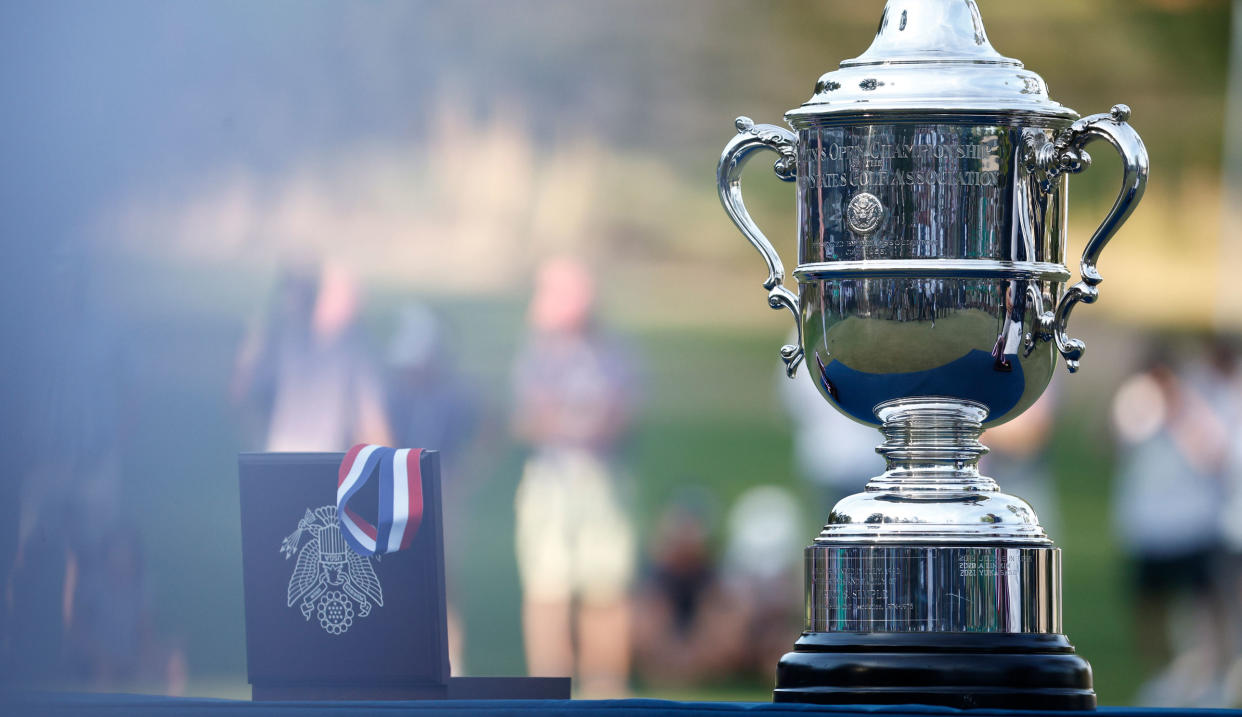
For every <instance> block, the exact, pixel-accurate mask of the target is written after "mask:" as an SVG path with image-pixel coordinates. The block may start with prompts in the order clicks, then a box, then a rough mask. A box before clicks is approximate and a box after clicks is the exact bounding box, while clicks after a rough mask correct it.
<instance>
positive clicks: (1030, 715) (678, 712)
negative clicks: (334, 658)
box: [0, 692, 1242, 717]
mask: <svg viewBox="0 0 1242 717" xmlns="http://www.w3.org/2000/svg"><path fill="white" fill-rule="evenodd" d="M0 707H6V709H4V710H3V714H5V715H21V714H38V715H106V716H108V717H112V716H114V715H115V717H122V716H128V715H135V716H137V717H158V716H161V715H191V716H197V715H201V716H203V717H210V716H216V715H219V716H221V717H229V716H230V715H239V716H241V715H247V716H254V717H258V716H262V717H285V716H290V717H292V715H299V716H304V715H310V716H312V717H313V716H315V715H322V716H324V717H328V716H331V717H340V716H342V715H360V714H375V715H385V716H387V715H398V714H411V715H417V716H418V717H471V716H472V715H488V716H494V715H501V716H509V717H537V716H538V715H554V716H555V717H579V716H581V717H586V716H587V715H606V716H607V717H655V715H662V714H666V715H675V716H676V717H693V716H696V715H702V716H703V717H728V716H729V715H752V714H753V715H764V716H765V717H767V716H769V715H773V716H775V715H791V716H792V715H805V714H807V713H813V712H818V713H820V714H831V715H840V716H841V717H847V716H848V715H928V714H931V715H937V714H969V715H979V716H980V717H983V716H984V715H998V714H1008V715H1021V716H1022V717H1036V716H1039V715H1060V717H1065V715H1067V714H1070V715H1072V714H1076V713H1065V712H1041V711H1005V710H969V711H964V710H956V709H950V708H947V707H924V706H918V705H897V706H831V707H820V706H814V705H790V704H779V705H778V704H772V703H768V702H753V703H752V702H670V701H667V700H494V701H484V700H441V701H435V700H424V701H417V702H249V701H242V700H219V699H201V698H186V697H152V696H146V695H124V694H82V693H52V692H2V693H0ZM1096 714H1098V715H1101V716H1102V717H1131V716H1133V717H1155V716H1159V717H1180V716H1181V715H1185V716H1187V717H1206V716H1208V715H1213V716H1214V715H1242V710H1193V709H1151V708H1139V707H1101V708H1100V709H1099V710H1098V712H1097V713H1096Z"/></svg>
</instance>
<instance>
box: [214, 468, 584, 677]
mask: <svg viewBox="0 0 1242 717" xmlns="http://www.w3.org/2000/svg"><path fill="white" fill-rule="evenodd" d="M343 457H344V454H341V453H243V454H241V455H240V456H239V457H238V464H239V465H238V467H239V474H240V481H241V527H242V570H243V578H244V582H245V601H246V664H247V672H248V677H249V680H250V684H251V686H252V689H253V695H254V699H256V700H263V699H434V698H474V699H479V698H489V697H496V698H502V697H503V698H508V699H513V698H523V697H530V698H539V699H549V698H551V699H557V698H559V699H564V698H568V697H569V679H568V678H485V677H475V678H466V677H458V678H450V677H449V664H448V637H447V630H446V621H445V593H444V545H443V534H444V531H443V525H442V522H441V519H442V518H441V510H440V506H441V501H440V470H439V455H438V454H437V453H436V452H435V451H423V452H422V456H421V461H420V468H421V473H422V485H423V518H422V523H421V525H420V526H419V529H418V533H417V534H416V535H415V537H414V540H413V542H412V544H411V545H410V547H409V548H408V549H406V550H402V551H400V552H396V553H390V554H388V555H383V556H381V557H378V558H371V557H364V556H361V555H358V554H357V553H354V552H353V551H352V550H350V548H349V547H348V546H347V545H345V542H344V540H343V539H342V537H341V534H340V527H339V525H338V524H337V522H336V486H337V470H338V468H339V466H340V463H341V460H342V458H343ZM372 483H374V481H373V482H372ZM363 490H364V492H365V490H366V489H365V488H364V489H363ZM371 495H372V496H373V495H374V492H372V494H371ZM356 504H357V505H368V504H369V505H375V504H376V498H374V497H370V496H367V495H364V493H359V494H358V496H356V497H355V500H354V501H353V502H351V505H356Z"/></svg>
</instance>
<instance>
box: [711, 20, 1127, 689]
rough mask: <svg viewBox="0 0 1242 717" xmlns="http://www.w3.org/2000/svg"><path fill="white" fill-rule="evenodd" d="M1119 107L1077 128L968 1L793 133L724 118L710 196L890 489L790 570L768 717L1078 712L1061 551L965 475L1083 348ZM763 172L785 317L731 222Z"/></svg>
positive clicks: (857, 64) (794, 355) (815, 102)
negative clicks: (1105, 170) (783, 235)
mask: <svg viewBox="0 0 1242 717" xmlns="http://www.w3.org/2000/svg"><path fill="white" fill-rule="evenodd" d="M1129 116H1130V110H1129V108H1127V107H1126V106H1124V105H1116V106H1114V107H1113V108H1112V110H1111V111H1110V112H1107V113H1103V114H1097V115H1092V116H1088V117H1083V118H1079V116H1078V114H1077V113H1075V112H1074V111H1073V110H1070V109H1068V108H1066V107H1064V106H1062V105H1060V104H1058V103H1056V102H1054V101H1053V100H1052V99H1050V98H1049V97H1048V92H1047V85H1046V84H1045V83H1044V81H1043V79H1042V78H1040V77H1039V76H1038V75H1037V74H1035V73H1033V72H1031V71H1029V70H1026V69H1024V68H1023V66H1022V63H1020V62H1018V61H1017V60H1013V59H1010V58H1006V57H1003V56H1002V55H1000V54H999V53H997V52H996V51H995V50H994V49H993V48H992V46H991V44H990V43H989V42H988V39H987V35H986V33H985V32H984V29H983V24H982V20H981V19H980V16H979V11H978V8H977V7H976V5H975V2H974V0H889V2H888V4H887V6H886V8H885V10H884V15H883V18H882V20H881V22H880V27H879V30H878V32H877V35H876V39H875V40H874V42H873V43H872V45H871V47H870V48H869V49H868V50H867V51H866V52H865V53H863V54H862V55H861V56H859V57H857V58H855V59H853V60H849V61H846V62H844V63H842V64H841V67H840V69H838V70H835V71H832V72H829V73H827V74H825V75H823V76H822V77H820V78H819V80H818V82H817V83H816V84H815V90H814V94H813V96H812V97H811V99H810V100H809V101H807V102H806V103H804V104H803V105H802V106H801V107H799V108H797V109H794V110H791V111H789V112H788V113H786V115H785V117H786V120H787V122H788V123H789V125H790V126H791V127H792V130H793V131H791V130H789V129H785V128H783V127H778V126H775V125H767V124H755V123H754V122H753V121H751V120H750V119H749V118H746V117H740V118H738V119H737V121H736V128H737V134H736V135H735V136H734V138H733V139H732V140H731V141H730V142H729V143H728V144H727V145H726V147H725V150H724V153H723V154H722V156H721V159H720V163H719V165H718V169H717V184H718V187H719V191H720V197H721V201H722V203H723V205H724V208H725V210H726V212H727V213H728V214H729V216H730V218H731V219H732V220H733V221H734V223H735V224H736V225H737V227H738V228H739V229H740V230H741V232H742V234H743V235H744V236H745V237H746V238H747V239H748V240H749V241H750V242H751V243H752V244H753V245H754V246H755V248H757V249H758V250H759V252H760V254H761V255H762V256H763V258H764V260H765V262H766V263H767V267H768V277H767V279H766V280H765V281H764V288H765V289H767V291H768V303H769V305H770V306H771V307H772V308H774V309H788V310H789V311H791V312H792V313H793V315H794V317H795V320H796V325H797V330H798V342H797V344H793V345H789V346H785V347H783V348H782V349H781V351H780V355H781V358H782V360H783V361H784V362H785V366H786V370H787V373H788V374H789V376H790V377H791V378H793V377H794V376H795V374H796V372H797V369H798V367H799V365H801V364H802V363H803V362H804V361H805V363H806V365H807V368H808V373H809V374H810V376H811V379H812V380H814V381H815V385H816V386H817V387H818V389H819V391H820V393H821V394H822V395H823V396H824V398H825V399H826V400H827V401H829V402H830V403H831V404H832V405H833V406H835V407H836V408H837V409H838V410H840V411H841V412H842V413H844V414H845V415H847V416H849V417H850V418H852V419H853V420H855V421H859V422H862V423H866V424H870V425H874V426H877V427H879V429H880V431H881V433H882V434H883V435H884V442H883V444H882V445H880V446H879V447H878V448H877V451H878V452H879V453H881V454H882V455H883V456H884V458H885V460H886V464H887V467H886V470H885V471H884V473H882V474H881V475H879V476H876V477H873V478H871V480H870V481H869V482H868V483H867V485H866V488H865V490H864V491H863V492H862V493H859V494H856V495H852V496H849V497H847V498H845V499H843V500H842V501H840V502H839V503H838V504H837V505H836V506H835V507H834V508H833V510H832V511H831V513H830V514H829V516H828V519H827V522H826V524H825V526H824V529H823V530H822V531H821V533H820V535H819V536H818V537H817V538H816V540H815V541H814V543H812V544H811V545H810V546H809V547H808V548H807V551H806V573H807V590H806V627H805V631H804V632H803V635H802V638H801V639H799V640H798V642H797V644H796V646H795V650H794V651H793V652H791V653H789V654H788V655H786V656H785V657H784V658H782V660H781V663H780V664H779V666H778V671H777V689H776V692H775V698H776V700H778V701H804V702H822V703H834V702H835V703H860V702H873V703H882V702H899V703H901V702H923V703H930V704H943V705H950V706H955V707H1026V708H1059V709H1089V708H1093V707H1094V706H1095V693H1094V692H1093V691H1092V689H1091V673H1090V667H1089V665H1087V663H1086V661H1085V660H1083V659H1082V658H1080V657H1078V656H1077V655H1076V654H1074V650H1073V647H1072V646H1071V645H1070V643H1069V641H1068V640H1067V639H1066V638H1065V636H1064V635H1062V634H1061V594H1060V550H1059V549H1057V548H1056V547H1054V546H1053V544H1052V541H1051V540H1050V539H1049V538H1048V536H1047V535H1046V534H1045V532H1044V530H1043V529H1042V528H1041V527H1040V525H1039V520H1038V518H1037V517H1036V514H1035V511H1034V510H1033V509H1032V508H1031V506H1030V505H1028V504H1027V503H1026V502H1025V501H1023V500H1022V499H1020V498H1018V497H1015V496H1011V495H1007V494H1005V493H1002V492H1001V491H1000V489H999V487H998V486H997V483H996V482H995V481H994V480H992V479H991V478H989V477H986V476H983V475H981V474H980V473H979V471H978V468H977V462H978V459H979V457H980V456H981V455H983V454H984V453H985V452H986V450H987V449H986V448H984V447H983V446H982V445H981V444H980V443H979V436H980V435H981V433H982V432H983V430H984V429H985V428H987V427H990V426H994V425H998V424H1000V423H1004V422H1005V421H1008V420H1011V419H1012V418H1014V417H1015V416H1017V415H1019V414H1020V413H1022V411H1024V410H1025V409H1026V408H1028V407H1029V406H1030V405H1031V404H1033V403H1034V402H1035V401H1036V400H1037V399H1038V398H1039V396H1040V395H1041V394H1042V393H1043V391H1044V389H1045V388H1046V387H1047V385H1048V382H1049V380H1050V379H1051V377H1052V373H1053V371H1054V370H1055V367H1056V363H1057V356H1058V355H1060V356H1061V357H1062V358H1063V359H1064V360H1065V363H1066V366H1067V368H1068V369H1069V370H1070V371H1071V372H1074V371H1076V370H1077V369H1078V366H1079V362H1080V360H1081V359H1082V356H1083V353H1084V351H1085V345H1084V344H1083V342H1082V341H1080V340H1078V339H1075V338H1072V337H1070V336H1069V334H1068V323H1069V318H1070V314H1071V312H1072V310H1073V309H1074V307H1075V306H1076V305H1077V304H1079V303H1093V302H1094V301H1095V300H1096V299H1097V297H1098V291H1099V290H1098V286H1099V284H1100V283H1101V282H1102V277H1101V276H1100V274H1099V272H1098V270H1097V268H1096V263H1097V261H1098V259H1099V257H1100V253H1101V252H1102V250H1103V249H1104V247H1105V245H1106V244H1107V243H1108V241H1109V240H1110V239H1111V238H1112V237H1113V235H1115V234H1116V233H1117V231H1118V229H1119V228H1120V227H1121V225H1122V224H1123V223H1124V222H1125V221H1126V219H1127V218H1128V217H1129V216H1130V214H1131V212H1132V211H1133V210H1134V207H1135V205H1136V204H1137V203H1138V201H1139V200H1140V199H1141V197H1142V194H1143V190H1144V188H1145V186H1146V181H1147V172H1148V160H1147V153H1146V149H1145V148H1144V146H1143V142H1142V140H1141V139H1140V138H1139V136H1138V134H1137V133H1136V132H1135V131H1134V130H1133V128H1131V126H1130V125H1129V123H1128V120H1129ZM1097 139H1102V140H1104V141H1106V142H1107V143H1108V144H1111V145H1112V146H1113V147H1114V148H1115V149H1116V150H1117V151H1118V152H1119V154H1120V155H1121V158H1122V170H1123V177H1122V186H1121V190H1120V192H1119V194H1118V197H1117V200H1116V202H1115V203H1114V205H1113V207H1112V209H1111V210H1110V211H1109V213H1108V214H1107V215H1106V217H1105V218H1104V221H1103V223H1102V224H1101V225H1100V227H1099V228H1098V229H1097V230H1096V231H1095V233H1094V234H1093V235H1092V237H1091V238H1090V240H1089V241H1088V242H1087V245H1086V247H1085V249H1084V252H1083V255H1082V258H1081V261H1080V263H1079V267H1078V268H1079V276H1080V278H1079V281H1078V282H1076V283H1074V284H1073V285H1069V281H1070V279H1071V273H1070V271H1069V268H1068V267H1067V266H1066V263H1065V254H1066V219H1065V216H1066V206H1067V200H1068V177H1069V175H1071V174H1075V173H1078V172H1081V171H1083V170H1085V169H1086V168H1088V167H1089V166H1090V163H1091V157H1090V155H1089V154H1088V153H1087V152H1086V150H1085V146H1086V145H1087V144H1088V143H1090V142H1092V141H1094V140H1097ZM759 150H769V151H772V152H774V153H775V154H776V155H777V156H776V162H775V165H774V169H775V171H776V174H777V176H778V177H779V178H781V179H783V180H785V181H790V182H796V183H797V195H798V234H799V239H798V260H799V261H798V265H797V268H796V269H795V271H794V272H793V274H794V277H795V278H796V280H797V284H798V292H797V293H796V294H795V293H794V292H793V291H791V290H790V289H789V288H787V287H786V286H785V280H786V276H785V269H784V266H783V264H782V263H781V260H780V257H779V256H778V254H777V252H776V250H775V249H774V248H773V247H772V244H771V243H770V242H769V241H768V240H767V238H766V237H765V236H764V235H763V233H762V231H760V229H759V228H758V226H757V225H756V224H755V222H754V221H753V220H752V219H751V217H750V215H749V213H748V212H747V211H746V207H745V204H744V203H743V201H742V194H741V182H740V178H741V174H742V170H743V168H744V167H745V165H746V163H747V161H748V160H749V159H750V158H751V157H752V156H753V155H754V153H755V152H757V151H759Z"/></svg>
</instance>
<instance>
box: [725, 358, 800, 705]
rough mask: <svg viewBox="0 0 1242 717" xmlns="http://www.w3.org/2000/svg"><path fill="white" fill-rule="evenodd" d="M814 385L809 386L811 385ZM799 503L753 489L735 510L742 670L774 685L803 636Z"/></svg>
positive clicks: (733, 547) (731, 565) (730, 543)
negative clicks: (779, 668) (779, 666)
mask: <svg viewBox="0 0 1242 717" xmlns="http://www.w3.org/2000/svg"><path fill="white" fill-rule="evenodd" d="M808 383H809V382H808ZM798 506H799V503H798V499H797V498H796V497H794V495H793V494H792V493H791V492H790V491H789V490H788V489H786V488H782V487H780V486H775V485H758V486H753V487H751V488H748V489H747V490H746V491H745V492H743V493H742V495H740V496H739V497H738V499H737V500H736V501H735V502H734V503H733V507H732V508H731V509H730V510H729V518H728V522H727V523H726V530H727V534H726V536H725V539H726V541H727V542H726V546H725V562H724V565H725V579H726V581H727V584H728V587H729V593H730V595H731V596H732V598H733V599H734V600H736V601H738V602H740V603H741V604H742V605H743V607H744V611H745V613H744V619H743V620H739V621H738V624H737V625H736V626H735V627H734V628H733V629H735V630H737V631H738V632H739V633H741V634H743V635H744V636H745V642H744V646H745V651H744V653H743V654H742V656H741V665H740V668H741V670H742V671H743V672H744V673H746V674H750V675H762V676H763V677H764V681H765V682H766V683H768V684H771V683H772V681H773V680H774V679H775V677H776V663H777V660H779V659H780V656H781V655H783V654H785V653H786V652H789V650H790V649H792V647H793V641H794V640H795V639H796V638H797V636H798V633H799V632H801V631H802V627H803V626H802V618H803V615H802V600H801V599H800V597H799V596H800V594H801V589H802V582H803V576H802V550H803V548H804V547H805V546H806V545H807V543H809V542H810V538H811V537H813V536H809V535H806V534H804V533H803V530H802V526H803V520H802V511H801V510H800V509H799V507H798Z"/></svg>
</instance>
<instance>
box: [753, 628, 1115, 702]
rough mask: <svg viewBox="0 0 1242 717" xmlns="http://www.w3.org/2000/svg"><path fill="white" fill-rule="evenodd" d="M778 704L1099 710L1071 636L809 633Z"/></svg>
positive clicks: (785, 671) (779, 677) (780, 682)
mask: <svg viewBox="0 0 1242 717" xmlns="http://www.w3.org/2000/svg"><path fill="white" fill-rule="evenodd" d="M773 700H774V701H776V702H808V703H813V704H826V705H843V704H855V705H861V704H869V705H892V704H919V705H939V706H945V707H956V708H959V709H972V708H991V709H1019V710H1020V709H1027V710H1093V709H1095V706H1096V704H1095V691H1094V690H1092V689H1091V665H1089V664H1088V663H1087V661H1086V660H1084V659H1083V658H1081V657H1079V656H1078V655H1077V654H1075V653H1074V647H1073V645H1071V644H1070V642H1069V639H1068V638H1066V637H1065V636H1064V635H1050V634H1034V633H1017V634H1001V633H947V632H940V633H824V632H820V633H804V634H803V635H802V638H801V639H799V640H798V642H797V644H796V645H795V646H794V651H793V652H790V653H788V654H786V655H785V656H784V657H782V658H781V661H780V663H779V664H778V665H777V667H776V691H775V693H774V695H773Z"/></svg>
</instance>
